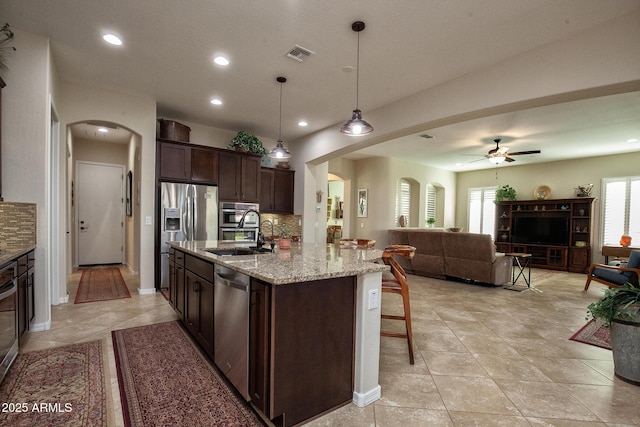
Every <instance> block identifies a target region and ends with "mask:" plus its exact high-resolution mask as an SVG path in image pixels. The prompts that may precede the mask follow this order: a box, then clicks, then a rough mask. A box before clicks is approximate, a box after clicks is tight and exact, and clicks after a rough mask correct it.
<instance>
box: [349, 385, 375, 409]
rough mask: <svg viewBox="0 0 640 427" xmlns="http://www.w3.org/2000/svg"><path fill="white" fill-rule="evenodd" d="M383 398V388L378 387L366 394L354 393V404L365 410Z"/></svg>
mask: <svg viewBox="0 0 640 427" xmlns="http://www.w3.org/2000/svg"><path fill="white" fill-rule="evenodd" d="M381 397H382V387H380V385H378V386H376V388H374V389H373V390H369V391H368V392H366V393H358V392H355V391H354V392H353V403H355V404H356V405H357V406H359V407H361V408H364V407H365V406H367V405H369V404H371V403H373V402H375V401H376V400H378V399H380V398H381Z"/></svg>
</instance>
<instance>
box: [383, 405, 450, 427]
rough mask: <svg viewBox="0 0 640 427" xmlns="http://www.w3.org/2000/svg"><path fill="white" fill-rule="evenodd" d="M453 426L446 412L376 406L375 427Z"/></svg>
mask: <svg viewBox="0 0 640 427" xmlns="http://www.w3.org/2000/svg"><path fill="white" fill-rule="evenodd" d="M453 425H454V424H453V422H452V421H451V418H450V417H449V414H448V413H447V411H434V410H429V409H417V408H399V407H390V406H380V405H376V426H379V427H387V426H388V427H396V426H403V427H424V426H430V427H440V426H442V427H449V426H451V427H452V426H453Z"/></svg>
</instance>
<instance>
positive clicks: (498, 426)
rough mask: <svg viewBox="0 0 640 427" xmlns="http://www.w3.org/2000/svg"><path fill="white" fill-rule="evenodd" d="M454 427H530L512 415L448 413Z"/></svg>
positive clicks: (527, 423) (526, 422) (520, 418)
mask: <svg viewBox="0 0 640 427" xmlns="http://www.w3.org/2000/svg"><path fill="white" fill-rule="evenodd" d="M449 415H450V416H451V419H452V420H453V424H454V425H455V426H456V427H467V426H468V427H530V426H531V425H530V424H529V422H528V421H527V420H526V418H524V417H521V416H512V415H495V414H479V413H477V412H456V411H451V412H449ZM576 427H578V426H576Z"/></svg>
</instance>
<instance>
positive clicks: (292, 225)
mask: <svg viewBox="0 0 640 427" xmlns="http://www.w3.org/2000/svg"><path fill="white" fill-rule="evenodd" d="M275 219H277V220H278V224H277V225H276V224H275V223H274V225H273V233H274V234H275V235H276V236H280V227H282V225H283V224H286V226H287V228H288V229H289V230H291V235H292V236H301V235H302V226H300V224H301V221H302V215H277V214H268V213H264V214H262V221H266V220H269V221H271V222H273V220H275ZM262 232H263V233H264V235H265V237H266V238H267V239H268V238H270V237H271V226H270V225H268V224H264V225H263V227H262Z"/></svg>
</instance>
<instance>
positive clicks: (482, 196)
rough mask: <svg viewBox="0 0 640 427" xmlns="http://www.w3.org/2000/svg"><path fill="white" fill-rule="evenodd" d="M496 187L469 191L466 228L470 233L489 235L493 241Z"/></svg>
mask: <svg viewBox="0 0 640 427" xmlns="http://www.w3.org/2000/svg"><path fill="white" fill-rule="evenodd" d="M496 188H497V187H484V188H470V189H469V206H468V209H469V215H468V218H469V220H468V223H467V228H468V230H469V232H470V233H482V234H490V235H491V237H492V238H494V239H495V236H494V230H495V219H496V205H495V203H493V201H494V200H495V198H496Z"/></svg>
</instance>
